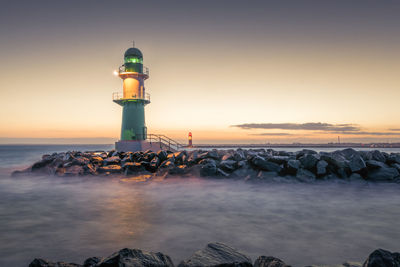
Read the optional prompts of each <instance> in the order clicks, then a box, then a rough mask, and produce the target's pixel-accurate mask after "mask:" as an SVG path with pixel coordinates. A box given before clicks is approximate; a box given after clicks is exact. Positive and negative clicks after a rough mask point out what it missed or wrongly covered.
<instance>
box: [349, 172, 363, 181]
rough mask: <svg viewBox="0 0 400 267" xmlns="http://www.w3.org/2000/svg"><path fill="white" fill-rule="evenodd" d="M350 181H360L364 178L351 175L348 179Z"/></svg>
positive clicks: (354, 174)
mask: <svg viewBox="0 0 400 267" xmlns="http://www.w3.org/2000/svg"><path fill="white" fill-rule="evenodd" d="M349 180H350V181H362V180H364V178H363V177H362V176H361V175H360V174H358V173H352V174H351V175H350V177H349Z"/></svg>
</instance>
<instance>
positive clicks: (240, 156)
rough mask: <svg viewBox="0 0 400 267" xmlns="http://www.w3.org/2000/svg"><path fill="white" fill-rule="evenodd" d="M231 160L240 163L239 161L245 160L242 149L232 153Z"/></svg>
mask: <svg viewBox="0 0 400 267" xmlns="http://www.w3.org/2000/svg"><path fill="white" fill-rule="evenodd" d="M233 159H234V160H236V161H241V160H245V159H246V156H245V153H244V151H243V149H240V148H239V149H237V150H236V151H235V152H234V153H233Z"/></svg>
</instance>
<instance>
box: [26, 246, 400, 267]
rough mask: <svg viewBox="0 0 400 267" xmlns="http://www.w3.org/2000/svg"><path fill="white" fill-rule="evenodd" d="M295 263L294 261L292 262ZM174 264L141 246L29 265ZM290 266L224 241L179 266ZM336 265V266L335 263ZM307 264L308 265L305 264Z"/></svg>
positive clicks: (384, 262) (379, 263)
mask: <svg viewBox="0 0 400 267" xmlns="http://www.w3.org/2000/svg"><path fill="white" fill-rule="evenodd" d="M294 264H296V263H294ZM141 266H143V267H173V266H174V263H173V262H172V261H171V258H170V257H169V256H167V255H165V254H163V253H161V252H157V253H154V252H147V251H143V250H140V249H129V248H124V249H121V250H120V251H118V252H115V253H113V254H112V255H110V256H108V257H106V258H98V257H91V258H88V259H86V260H85V261H84V263H83V265H81V264H76V263H66V262H52V261H48V260H44V259H34V260H33V261H32V262H31V263H30V264H29V267H141ZM186 266H191V267H195V266H196V267H247V266H249V267H250V266H254V267H291V266H290V265H287V264H286V263H285V262H284V261H282V260H281V259H278V258H275V257H272V256H260V257H258V258H257V259H256V260H255V262H254V265H253V264H252V262H251V260H250V258H249V257H248V256H246V255H244V254H242V253H240V252H239V251H237V250H236V249H234V248H232V247H229V246H228V245H225V244H223V243H210V244H208V245H207V246H206V247H205V248H203V249H202V250H199V251H197V252H195V253H194V254H193V255H192V256H191V257H190V258H189V259H187V260H185V261H182V262H181V263H180V264H179V265H178V267H186ZM335 266H339V265H335ZM342 266H343V267H361V264H359V263H354V262H345V263H343V264H342ZM308 267H311V265H310V266H308ZM362 267H400V253H397V252H395V253H392V252H390V251H387V250H383V249H377V250H375V251H373V252H372V253H371V254H370V255H369V256H368V258H367V259H366V261H365V262H364V264H363V265H362Z"/></svg>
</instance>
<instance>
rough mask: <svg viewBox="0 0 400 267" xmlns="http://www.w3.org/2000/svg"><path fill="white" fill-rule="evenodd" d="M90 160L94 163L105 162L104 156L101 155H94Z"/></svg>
mask: <svg viewBox="0 0 400 267" xmlns="http://www.w3.org/2000/svg"><path fill="white" fill-rule="evenodd" d="M90 160H91V161H92V163H94V164H97V165H101V164H102V163H103V158H102V157H99V156H95V157H92V158H91V159H90Z"/></svg>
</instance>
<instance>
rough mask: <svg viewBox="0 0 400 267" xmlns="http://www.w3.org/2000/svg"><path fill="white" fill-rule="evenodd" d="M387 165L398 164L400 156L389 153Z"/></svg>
mask: <svg viewBox="0 0 400 267" xmlns="http://www.w3.org/2000/svg"><path fill="white" fill-rule="evenodd" d="M387 161H388V163H397V164H400V154H399V153H391V154H390V155H389V157H388V159H387Z"/></svg>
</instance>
